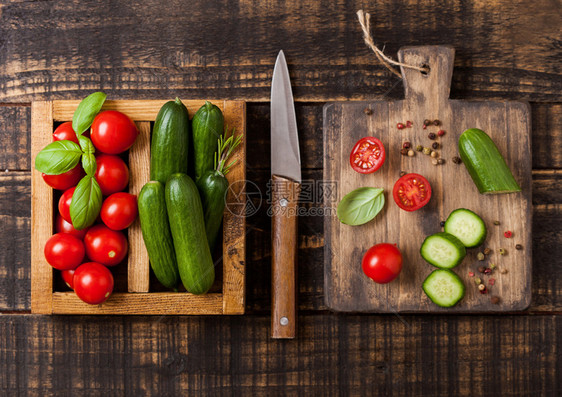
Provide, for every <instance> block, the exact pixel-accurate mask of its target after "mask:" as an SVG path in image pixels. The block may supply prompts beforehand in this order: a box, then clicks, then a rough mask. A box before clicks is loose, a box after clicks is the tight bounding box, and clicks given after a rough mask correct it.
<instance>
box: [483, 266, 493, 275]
mask: <svg viewBox="0 0 562 397" xmlns="http://www.w3.org/2000/svg"><path fill="white" fill-rule="evenodd" d="M491 273H492V269H490V268H489V267H487V268H486V269H484V274H491Z"/></svg>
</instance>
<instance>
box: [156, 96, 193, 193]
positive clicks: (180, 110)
mask: <svg viewBox="0 0 562 397" xmlns="http://www.w3.org/2000/svg"><path fill="white" fill-rule="evenodd" d="M190 128H191V126H190V123H189V114H188V112H187V108H186V107H185V105H184V104H183V103H182V102H181V101H180V100H179V98H176V100H175V101H169V102H166V103H165V104H164V106H162V108H161V109H160V111H159V112H158V115H157V116H156V121H155V122H154V129H153V130H152V142H151V145H150V180H152V181H159V182H162V183H166V181H167V180H168V177H169V176H170V175H172V174H174V173H176V172H183V173H186V172H187V167H188V152H189V140H190V138H189V137H190Z"/></svg>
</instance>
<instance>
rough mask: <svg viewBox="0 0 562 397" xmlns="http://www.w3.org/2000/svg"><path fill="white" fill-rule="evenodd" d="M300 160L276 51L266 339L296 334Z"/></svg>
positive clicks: (287, 83)
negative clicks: (268, 323)
mask: <svg viewBox="0 0 562 397" xmlns="http://www.w3.org/2000/svg"><path fill="white" fill-rule="evenodd" d="M300 184H301V159H300V152H299V137H298V132H297V120H296V116H295V104H294V103H293V91H292V89H291V80H290V78H289V70H288V69H287V61H286V60H285V54H283V51H279V55H278V56H277V61H276V62H275V68H274V69H273V79H272V82H271V190H270V191H271V193H272V194H271V215H272V219H271V229H272V230H271V246H272V248H271V250H272V265H271V291H272V296H271V337H272V338H275V339H291V338H294V337H295V334H296V321H297V305H296V299H297V296H296V288H297V282H296V266H297V248H298V241H297V203H298V198H299V192H300Z"/></svg>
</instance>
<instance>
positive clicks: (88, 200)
mask: <svg viewBox="0 0 562 397" xmlns="http://www.w3.org/2000/svg"><path fill="white" fill-rule="evenodd" d="M101 204H102V194H101V189H100V185H98V182H97V181H96V178H94V177H93V176H91V175H86V176H85V177H84V178H82V179H81V180H80V182H78V185H77V186H76V190H75V191H74V193H73V194H72V201H71V202H70V219H71V220H72V225H73V226H74V228H75V229H76V230H82V229H85V228H87V227H88V226H91V225H92V224H93V223H94V222H95V221H96V218H97V217H98V215H99V213H100V209H101Z"/></svg>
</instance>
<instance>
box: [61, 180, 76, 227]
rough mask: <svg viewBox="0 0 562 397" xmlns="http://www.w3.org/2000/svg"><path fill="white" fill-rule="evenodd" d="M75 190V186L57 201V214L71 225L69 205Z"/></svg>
mask: <svg viewBox="0 0 562 397" xmlns="http://www.w3.org/2000/svg"><path fill="white" fill-rule="evenodd" d="M75 190H76V186H74V187H71V188H70V189H68V190H66V191H65V192H64V193H63V194H62V196H60V199H59V213H60V214H61V216H62V217H63V219H64V220H65V221H67V222H68V223H71V224H72V219H70V203H71V202H72V195H73V194H74V191H75Z"/></svg>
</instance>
